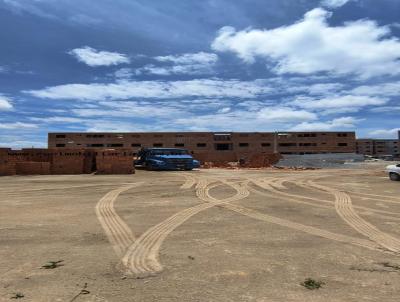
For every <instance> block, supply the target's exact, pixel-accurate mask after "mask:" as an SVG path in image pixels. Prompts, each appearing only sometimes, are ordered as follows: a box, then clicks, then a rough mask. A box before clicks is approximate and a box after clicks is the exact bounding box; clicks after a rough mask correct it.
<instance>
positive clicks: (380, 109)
mask: <svg viewBox="0 0 400 302" xmlns="http://www.w3.org/2000/svg"><path fill="white" fill-rule="evenodd" d="M371 111H372V112H379V113H392V114H399V113H400V106H383V107H375V108H372V109H371Z"/></svg>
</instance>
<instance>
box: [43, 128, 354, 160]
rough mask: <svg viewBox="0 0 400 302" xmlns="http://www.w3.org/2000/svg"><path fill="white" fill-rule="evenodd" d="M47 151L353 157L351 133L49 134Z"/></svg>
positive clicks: (228, 157) (201, 156) (219, 156)
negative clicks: (169, 150)
mask: <svg viewBox="0 0 400 302" xmlns="http://www.w3.org/2000/svg"><path fill="white" fill-rule="evenodd" d="M48 145H49V148H57V149H64V148H71V149H75V148H76V149H82V148H116V149H118V148H129V149H131V150H133V152H137V151H138V150H139V149H140V148H142V147H177V148H186V149H188V150H190V151H191V152H192V153H193V154H194V157H195V158H196V159H199V160H200V161H202V162H207V161H210V162H218V161H237V160H239V159H240V158H248V157H251V156H254V155H255V154H262V153H264V154H272V153H281V154H318V153H355V152H356V140H355V133H354V132H280V133H277V132H149V133H142V132H137V133H136V132H135V133H133V132H132V133H49V135H48Z"/></svg>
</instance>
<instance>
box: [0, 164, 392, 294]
mask: <svg viewBox="0 0 400 302" xmlns="http://www.w3.org/2000/svg"><path fill="white" fill-rule="evenodd" d="M383 167H384V164H382V163H376V164H368V165H367V164H364V165H363V166H362V167H359V168H352V169H334V170H332V169H326V170H315V171H291V170H273V169H265V170H222V169H210V170H200V171H192V172H147V171H137V173H136V174H135V175H127V176H117V175H113V176H104V175H103V176H100V175H99V176H95V175H77V176H31V177H25V176H24V177H18V176H17V177H2V178H0V301H14V299H15V300H19V301H51V302H54V301H67V302H70V301H77V302H82V301H118V302H120V301H121V302H123V301H146V302H147V301H255V302H267V301H268V302H270V301H301V302H303V301H323V302H334V301H343V302H350V301H357V302H359V301H382V302H383V301H384V302H389V301H396V302H398V301H399V299H400V298H399V297H400V227H399V226H400V194H399V192H400V183H399V182H392V181H390V180H389V179H388V177H387V176H386V175H385V174H384V173H383V172H382V170H383ZM50 261H54V262H53V263H48V262H50ZM58 261H60V262H58ZM46 264H47V265H46ZM42 266H46V267H47V268H45V267H42ZM307 278H312V279H314V280H316V281H317V282H322V283H321V285H322V286H321V288H319V289H315V290H310V289H307V288H305V287H304V286H302V285H301V283H302V282H303V281H305V279H307Z"/></svg>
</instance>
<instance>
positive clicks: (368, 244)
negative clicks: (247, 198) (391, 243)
mask: <svg viewBox="0 0 400 302" xmlns="http://www.w3.org/2000/svg"><path fill="white" fill-rule="evenodd" d="M227 184H229V183H227ZM230 185H232V184H230ZM232 187H233V186H232ZM244 190H246V189H245V188H244ZM208 198H212V197H210V196H208ZM221 206H222V207H224V208H227V209H229V210H232V211H234V212H237V213H239V214H242V215H245V216H248V217H250V218H254V219H257V220H261V221H264V222H268V223H274V224H277V225H280V226H283V227H287V228H290V229H294V230H297V231H302V232H305V233H308V234H310V235H314V236H318V237H322V238H325V239H330V240H334V241H338V242H342V243H349V244H353V245H357V246H360V247H363V248H368V249H371V250H375V251H376V250H379V251H382V249H381V248H380V246H379V245H377V244H376V243H374V242H372V241H370V240H365V239H359V238H355V237H350V236H346V235H341V234H336V233H332V232H329V231H325V230H322V229H318V228H315V227H312V226H307V225H303V224H300V223H296V222H291V221H288V220H286V219H281V218H278V217H274V216H271V215H267V214H264V213H260V212H258V211H255V210H251V209H248V208H245V207H242V206H238V205H233V204H230V203H226V202H224V203H222V204H221Z"/></svg>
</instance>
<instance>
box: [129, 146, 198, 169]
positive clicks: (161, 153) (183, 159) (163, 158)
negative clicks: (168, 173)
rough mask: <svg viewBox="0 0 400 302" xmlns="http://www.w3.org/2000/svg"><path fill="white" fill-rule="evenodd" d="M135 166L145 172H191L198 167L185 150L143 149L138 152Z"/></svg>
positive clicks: (196, 162)
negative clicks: (140, 167)
mask: <svg viewBox="0 0 400 302" xmlns="http://www.w3.org/2000/svg"><path fill="white" fill-rule="evenodd" d="M137 156H138V160H136V161H135V166H142V167H145V168H146V169H147V170H192V169H194V168H199V167H200V162H199V161H197V160H195V159H194V158H193V157H192V155H191V154H190V153H189V151H188V150H186V149H176V148H145V149H142V150H140V151H139V153H138V155H137Z"/></svg>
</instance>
